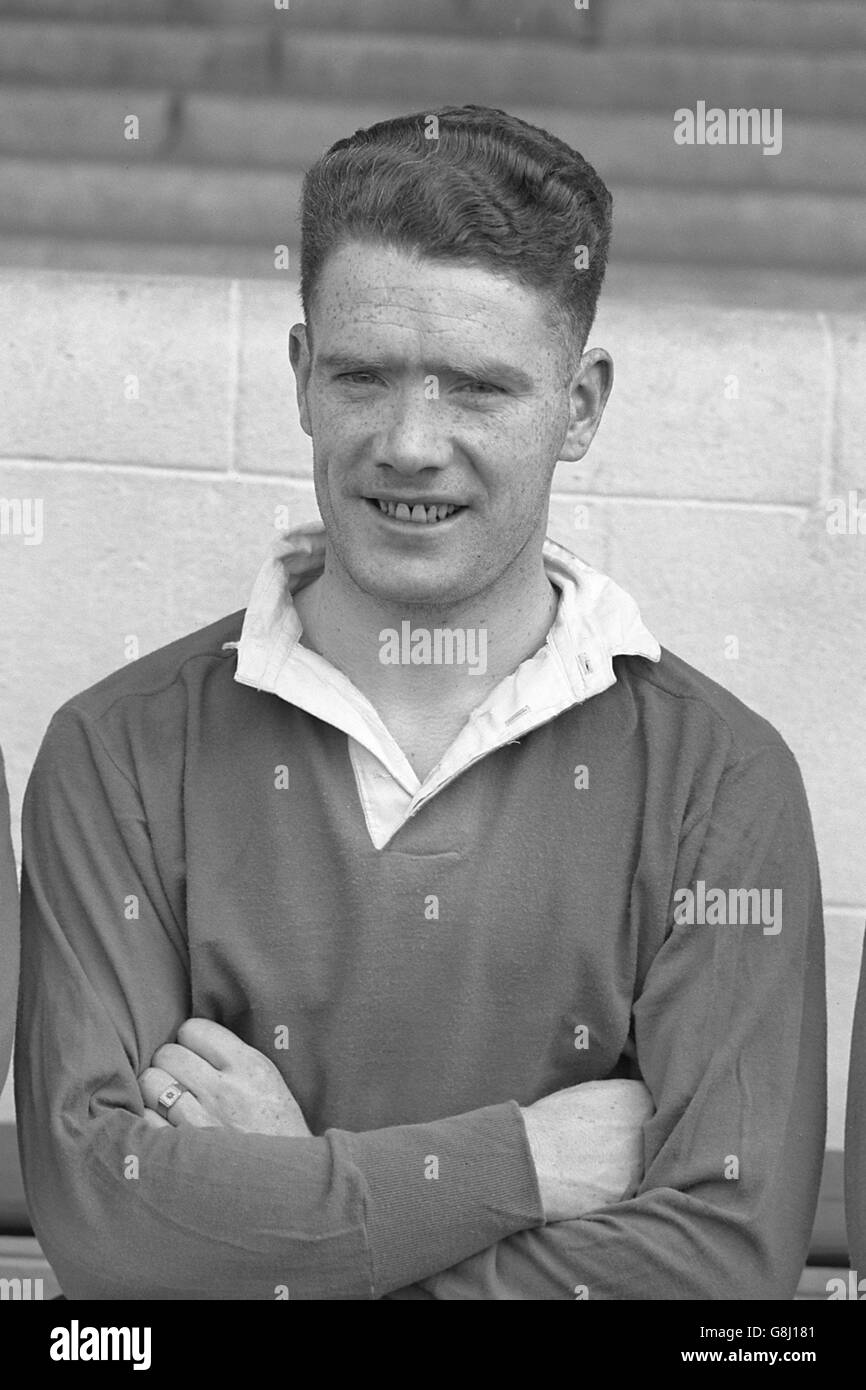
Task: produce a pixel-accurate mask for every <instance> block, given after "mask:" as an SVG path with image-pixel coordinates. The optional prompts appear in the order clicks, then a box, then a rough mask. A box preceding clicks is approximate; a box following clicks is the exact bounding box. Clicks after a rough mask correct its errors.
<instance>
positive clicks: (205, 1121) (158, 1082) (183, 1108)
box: [138, 1067, 219, 1129]
mask: <svg viewBox="0 0 866 1390" xmlns="http://www.w3.org/2000/svg"><path fill="white" fill-rule="evenodd" d="M174 1082H175V1078H174V1077H173V1076H171V1075H170V1074H169V1073H168V1072H167V1071H162V1070H161V1068H160V1067H147V1068H146V1069H145V1070H144V1071H143V1072H142V1073H141V1076H140V1077H139V1078H138V1089H139V1090H140V1091H141V1095H142V1099H143V1100H144V1103H145V1105H146V1106H147V1107H148V1109H150V1110H153V1111H155V1112H156V1114H157V1116H158V1117H159V1118H160V1119H165V1120H166V1121H167V1123H168V1124H171V1125H174V1127H175V1128H176V1129H177V1128H178V1127H179V1126H180V1125H183V1124H188V1125H195V1127H196V1128H197V1129H207V1128H210V1127H211V1126H213V1125H217V1124H218V1123H219V1121H218V1120H215V1119H213V1118H212V1117H211V1116H210V1115H209V1114H208V1112H207V1110H205V1108H204V1106H203V1105H202V1104H201V1102H200V1101H199V1100H198V1099H197V1098H196V1096H194V1095H193V1094H192V1092H190V1091H184V1093H183V1095H182V1096H181V1097H180V1098H179V1099H178V1100H176V1101H175V1102H174V1105H172V1106H171V1107H170V1108H169V1110H168V1113H167V1114H166V1115H160V1112H159V1108H158V1107H159V1098H160V1096H161V1095H162V1093H163V1091H165V1090H167V1088H168V1087H169V1086H173V1085H174Z"/></svg>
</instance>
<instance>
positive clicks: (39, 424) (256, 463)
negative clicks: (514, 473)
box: [0, 271, 866, 1148]
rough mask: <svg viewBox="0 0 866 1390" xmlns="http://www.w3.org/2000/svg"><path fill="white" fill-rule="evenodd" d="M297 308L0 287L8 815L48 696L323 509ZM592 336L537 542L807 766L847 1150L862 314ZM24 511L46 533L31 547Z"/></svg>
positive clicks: (864, 772) (753, 314)
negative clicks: (590, 433) (582, 434)
mask: <svg viewBox="0 0 866 1390" xmlns="http://www.w3.org/2000/svg"><path fill="white" fill-rule="evenodd" d="M603 298H604V297H603ZM300 317H301V313H300V306H299V303H298V299H297V292H296V286H295V284H294V283H293V282H292V281H291V280H290V279H289V278H288V276H287V277H286V278H285V279H284V280H280V279H279V277H275V278H272V279H271V280H270V281H256V280H251V281H229V280H222V279H215V278H204V277H202V278H160V277H146V276H141V277H122V276H109V275H87V274H64V273H60V272H26V273H22V272H17V271H16V272H11V271H5V272H0V323H2V324H3V334H2V337H0V399H2V401H3V409H2V412H0V504H2V503H3V502H5V503H6V504H7V505H6V507H5V509H4V508H3V507H2V505H0V532H2V533H0V596H2V597H0V611H2V631H0V743H2V746H3V749H4V752H5V755H6V762H7V770H8V774H9V780H10V788H11V793H12V799H13V816H14V817H17V815H18V813H19V810H20V802H21V796H22V793H23V789H24V784H25V782H26V778H27V775H28V772H29V769H30V766H31V764H32V761H33V757H34V755H35V752H36V749H37V747H38V744H39V741H40V739H41V736H42V734H43V732H44V729H45V726H46V724H47V722H48V720H49V718H50V716H51V714H52V713H53V712H54V710H55V709H56V708H57V707H58V705H60V704H61V703H62V702H63V701H64V700H65V699H67V698H68V697H69V696H71V695H73V694H74V693H75V692H76V691H79V690H81V689H83V688H84V687H86V686H88V685H90V684H92V683H93V682H94V681H96V680H98V679H100V678H101V677H102V676H104V675H105V674H106V673H107V672H109V671H111V670H112V669H114V668H115V667H117V666H119V665H122V664H123V662H124V661H125V660H126V659H128V656H129V654H130V653H134V652H135V651H136V650H137V651H138V652H139V653H140V654H144V653H145V652H147V651H150V650H152V649H154V648H155V647H157V646H160V645H162V644H164V643H166V642H169V641H171V640H173V639H174V638H176V637H179V636H180V635H182V634H183V633H185V632H188V631H190V630H192V629H193V628H195V627H198V626H202V625H204V624H205V623H208V622H210V621H212V620H214V619H216V618H217V617H219V616H221V615H222V614H225V613H228V612H231V611H234V610H235V609H237V608H240V607H243V606H244V604H245V602H246V599H247V596H248V593H249V588H250V585H251V582H252V580H253V578H254V576H255V573H256V571H257V568H258V566H259V564H260V561H261V559H262V557H263V555H264V552H265V550H266V548H267V546H268V544H269V543H270V540H271V538H272V536H273V534H274V525H275V522H276V521H277V520H278V519H279V517H280V510H281V509H283V508H285V507H288V509H289V519H290V522H300V521H304V520H308V519H310V518H312V517H314V516H315V515H316V506H315V499H314V495H313V488H312V478H311V445H310V441H309V439H308V438H307V436H306V435H304V433H303V432H302V430H301V429H300V425H299V423H298V420H297V410H296V405H295V394H294V378H293V376H292V373H291V369H290V367H289V364H288V359H287V355H286V339H287V333H288V329H289V327H290V325H291V324H292V323H293V322H296V321H297V320H298V319H300ZM591 343H592V344H595V345H600V346H601V345H603V346H605V347H607V348H608V349H609V350H610V351H611V353H612V354H613V357H614V361H615V364H616V382H615V387H614V392H613V396H612V398H611V402H610V405H609V407H608V412H607V415H606V417H605V420H604V421H603V423H602V426H601V429H600V430H599V434H598V437H597V439H596V442H595V444H594V445H593V448H592V450H591V451H590V454H589V456H588V458H587V459H586V460H585V461H584V462H583V463H582V464H580V465H570V464H560V466H559V470H558V473H557V477H556V479H555V482H554V495H553V499H552V504H551V521H550V532H551V534H552V535H553V536H554V538H555V539H558V540H560V541H562V542H563V543H565V544H566V545H569V546H570V547H571V548H572V549H573V550H575V551H577V553H578V554H580V555H582V556H583V557H584V558H585V559H587V560H588V561H589V562H590V563H592V564H595V565H597V566H599V567H600V568H602V569H605V570H606V571H607V572H608V573H610V574H612V575H613V576H614V578H616V579H617V580H618V581H619V582H620V583H621V584H623V585H624V586H625V587H626V588H627V589H629V590H630V591H631V592H632V593H633V594H634V595H635V597H636V598H637V599H638V602H639V603H640V606H641V609H642V612H643V615H644V618H645V620H646V621H647V623H648V624H649V626H650V628H651V629H652V630H653V631H654V632H655V634H656V635H657V636H658V638H659V640H660V641H661V642H663V643H664V644H665V645H666V646H668V647H670V648H672V649H673V650H674V651H676V652H678V653H679V654H680V655H681V656H683V657H684V658H685V659H686V660H688V661H691V662H692V663H693V664H695V665H696V666H698V667H700V668H701V669H703V670H704V671H706V672H707V673H708V674H709V675H711V676H712V677H713V678H714V679H716V680H718V681H719V682H721V683H722V684H723V685H725V686H727V687H728V688H730V689H731V690H733V691H734V692H735V693H736V694H737V695H739V696H740V697H741V698H742V699H743V700H745V701H746V703H747V704H749V705H751V706H752V707H753V708H755V709H757V710H758V711H760V712H761V713H762V714H763V715H765V716H766V717H767V718H769V719H770V720H771V721H772V722H773V723H774V724H775V725H776V726H777V728H778V729H779V730H780V731H781V733H782V734H783V736H784V737H785V738H786V739H787V741H788V743H789V744H790V745H791V747H792V748H793V750H794V752H795V754H796V756H797V758H798V760H799V763H800V766H801V768H802V771H803V776H804V779H805V782H806V787H807V790H808V793H809V798H810V803H811V807H812V813H813V818H814V822H815V829H816V834H817V840H818V848H819V854H820V858H821V869H822V878H823V884H824V890H825V899H826V909H827V940H828V981H829V983H828V991H829V1005H830V1008H829V1017H830V1115H829V1144H830V1146H831V1147H835V1148H840V1147H841V1146H842V1140H843V1123H844V1096H845V1084H846V1071H847V1057H848V1045H849V1038H850V1029H851V1017H852V1011H853V999H854V988H855V983H856V974H857V968H858V965H859V960H860V952H861V949H862V945H863V933H864V920H866V855H864V854H863V826H864V809H866V757H864V729H866V465H864V445H866V407H864V404H863V389H862V382H863V378H864V368H866V318H863V317H858V316H856V315H853V314H852V315H846V314H834V315H830V316H824V315H821V314H815V313H772V314H770V313H765V312H757V311H746V310H721V309H719V308H717V307H712V306H707V307H700V306H698V307H695V306H691V307H682V306H678V305H677V304H671V303H667V302H662V301H653V300H652V299H650V298H644V299H642V300H641V301H640V302H639V303H638V302H634V301H631V300H626V299H618V298H609V299H608V300H607V301H606V302H604V303H603V306H602V308H601V310H600V313H599V318H598V322H597V325H596V327H595V329H594V330H593V334H592V339H591ZM16 503H18V504H23V505H24V510H23V512H21V513H20V514H18V513H17V512H16V507H15V505H14V504H16ZM36 503H39V504H40V505H41V508H42V531H43V534H42V536H41V540H40V543H32V542H34V541H35V540H36V539H37V538H36V536H35V535H31V536H28V535H26V534H24V533H23V532H24V530H25V529H26V521H27V518H28V510H27V507H28V505H29V507H30V508H31V509H32V508H33V507H34V505H35V504H36ZM858 508H859V510H860V512H862V521H859V526H858V519H859V513H858ZM16 515H19V516H20V519H21V521H22V525H19V526H17V527H16ZM36 515H37V513H36V512H35V511H33V510H31V511H30V513H29V516H30V520H31V521H33V520H35V518H36ZM838 518H843V523H844V527H845V530H844V533H843V534H839V533H838V525H835V524H834V522H836V520H837V519H838ZM732 638H736V649H737V650H738V655H737V656H736V657H732V656H731V652H732V650H734V649H735V648H734V643H732V641H731V639H732ZM9 1113H11V1112H10V1101H9V1098H8V1093H7V1096H6V1099H5V1100H4V1102H3V1104H2V1105H0V1118H3V1116H4V1114H5V1116H6V1117H8V1115H9Z"/></svg>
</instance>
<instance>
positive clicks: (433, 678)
mask: <svg viewBox="0 0 866 1390" xmlns="http://www.w3.org/2000/svg"><path fill="white" fill-rule="evenodd" d="M521 558H523V557H521ZM557 599H558V590H557V589H556V588H555V587H554V586H553V585H552V584H551V582H550V580H549V579H548V578H547V575H546V574H545V571H544V566H543V563H542V556H541V554H540V552H538V553H537V554H536V555H535V556H534V557H532V563H530V562H529V561H528V560H527V561H526V562H524V563H523V564H522V565H520V566H516V567H514V572H511V571H509V572H506V574H504V575H502V576H500V577H499V579H498V580H497V582H496V584H495V585H494V586H493V587H491V588H489V589H487V590H484V591H482V592H481V593H478V594H473V595H472V596H471V597H470V598H467V599H466V600H464V601H462V602H461V603H459V604H455V605H451V606H449V607H448V608H442V607H438V608H433V607H431V606H429V605H421V604H407V603H405V602H404V601H400V600H394V601H392V602H383V601H382V600H381V599H379V598H374V597H373V596H371V595H370V594H366V593H364V592H363V591H362V590H360V589H359V588H358V587H357V586H356V585H355V584H354V583H353V581H352V580H351V579H350V577H349V576H348V575H347V574H346V573H345V572H344V571H343V570H342V568H341V567H340V566H339V564H338V562H337V561H336V559H335V557H334V556H333V554H332V551H331V548H330V547H328V548H327V550H326V556H325V568H324V571H323V573H322V574H321V575H320V576H319V577H318V578H317V579H316V580H314V581H313V582H312V583H311V584H309V585H308V586H307V587H306V588H304V589H302V590H300V591H299V592H298V593H297V594H296V595H295V606H296V608H297V610H298V615H299V617H300V620H301V624H302V626H303V629H304V633H303V637H302V639H301V640H302V641H303V643H304V645H305V646H307V647H310V648H311V649H312V650H313V651H316V652H318V653H319V654H320V655H321V656H323V657H325V658H326V659H327V660H328V661H329V662H330V663H331V664H332V665H333V666H336V667H337V668H338V669H339V670H341V671H342V672H343V673H344V674H345V675H346V676H348V678H349V680H351V681H352V683H353V684H354V685H356V686H357V687H358V689H359V690H361V691H362V692H363V693H364V694H365V695H366V696H367V698H368V699H369V700H370V702H371V703H372V704H373V706H374V707H375V708H377V709H385V708H393V707H395V706H399V707H402V708H404V709H407V710H408V709H413V708H414V709H417V710H418V711H419V712H420V711H423V710H425V709H428V710H429V709H434V710H435V709H437V708H439V709H441V708H442V707H443V706H444V707H447V708H451V709H454V708H457V707H465V708H467V709H470V708H472V707H474V705H476V704H478V703H480V701H481V699H482V698H483V696H484V694H485V693H486V692H487V691H488V690H491V689H492V688H493V686H494V685H496V684H498V682H499V681H500V680H502V679H503V678H504V677H505V676H507V675H508V674H510V672H511V671H513V670H514V669H515V668H516V667H517V666H519V664H520V662H521V661H524V660H525V659H526V658H527V657H529V656H531V655H532V654H533V653H534V652H536V651H538V649H539V648H540V647H541V646H542V645H543V644H544V641H545V639H546V637H547V634H548V632H549V631H550V626H551V623H552V622H553V618H554V615H555V613H556V604H557ZM407 624H408V626H407ZM437 629H438V630H439V631H441V630H443V629H448V630H449V631H450V632H452V633H457V634H461V636H460V637H459V638H458V639H457V640H458V642H462V643H464V644H465V645H464V647H463V652H462V657H463V659H462V661H461V659H460V657H461V652H460V649H459V648H458V649H457V651H456V653H455V654H454V656H453V657H452V660H450V661H449V660H448V658H447V656H446V657H444V659H443V657H442V655H441V653H442V652H448V651H449V650H453V649H451V647H450V642H449V640H448V639H447V638H446V640H444V641H443V642H442V645H441V646H440V647H439V649H438V650H439V653H440V655H439V657H438V658H437V657H436V656H434V657H433V659H432V660H431V659H430V657H429V655H428V656H427V657H426V659H419V657H421V656H423V644H424V641H425V636H424V634H428V635H429V636H428V638H427V639H426V640H428V641H429V643H430V645H431V648H432V650H433V651H434V652H435V651H436V650H437V648H436V640H437V639H436V631H437ZM386 630H387V631H389V632H390V633H391V634H393V636H389V637H388V638H386V639H385V640H384V641H383V640H382V639H381V638H380V633H382V632H383V631H386ZM419 634H420V635H419ZM412 650H414V652H415V653H416V661H417V664H416V662H413V661H411V660H410V652H411V651H412ZM386 657H387V658H388V659H384V658H386Z"/></svg>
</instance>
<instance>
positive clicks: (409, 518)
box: [364, 497, 466, 526]
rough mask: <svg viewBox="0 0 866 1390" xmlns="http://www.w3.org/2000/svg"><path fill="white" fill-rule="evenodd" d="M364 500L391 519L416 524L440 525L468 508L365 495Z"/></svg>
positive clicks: (451, 504) (453, 504)
mask: <svg viewBox="0 0 866 1390" xmlns="http://www.w3.org/2000/svg"><path fill="white" fill-rule="evenodd" d="M364 501H365V502H367V503H368V504H369V506H371V507H374V508H375V509H376V511H378V512H379V513H380V515H382V516H385V517H388V518H389V520H391V521H400V522H409V523H410V525H414V526H440V525H441V524H442V522H443V521H448V520H449V519H450V518H451V517H454V516H458V515H459V514H460V512H465V510H466V508H465V507H460V506H457V505H456V504H455V503H453V502H412V503H409V502H392V501H388V500H386V499H385V498H381V497H365V498H364Z"/></svg>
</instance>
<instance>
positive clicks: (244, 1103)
mask: <svg viewBox="0 0 866 1390" xmlns="http://www.w3.org/2000/svg"><path fill="white" fill-rule="evenodd" d="M173 1081H176V1082H177V1083H178V1085H179V1086H183V1088H184V1090H185V1092H186V1094H184V1095H182V1096H181V1097H180V1099H179V1100H177V1101H175V1103H174V1105H173V1106H172V1107H171V1109H170V1110H169V1111H168V1119H164V1118H163V1116H162V1115H160V1113H159V1112H158V1110H157V1101H158V1099H159V1097H160V1096H161V1095H162V1093H163V1091H164V1090H165V1089H166V1087H167V1086H170V1085H171V1083H172V1082H173ZM138 1086H139V1090H140V1091H141V1095H142V1099H143V1100H144V1104H145V1111H144V1118H145V1120H146V1121H147V1123H148V1124H149V1125H151V1126H152V1127H153V1128H154V1129H164V1128H165V1127H166V1126H167V1125H169V1124H171V1125H174V1126H175V1127H178V1126H180V1125H195V1126H196V1127H197V1128H199V1129H206V1128H213V1127H214V1126H222V1127H223V1128H227V1129H240V1130H243V1131H244V1132H245V1133H248V1134H280V1135H284V1136H286V1137H288V1138H297V1139H311V1138H312V1137H313V1136H312V1135H311V1133H310V1131H309V1129H308V1128H307V1122H306V1120H305V1119H304V1117H303V1115H302V1114H301V1109H300V1106H299V1105H298V1102H297V1101H296V1100H295V1098H294V1096H293V1095H292V1093H291V1091H290V1090H289V1088H288V1086H287V1085H286V1083H285V1081H284V1080H283V1078H282V1076H281V1075H280V1072H279V1070H278V1068H277V1067H276V1066H275V1065H274V1063H273V1062H272V1061H271V1060H270V1058H268V1057H265V1056H264V1054H263V1053H261V1052H257V1051H256V1049H255V1048H254V1047H248V1046H247V1044H246V1043H245V1042H241V1040H240V1038H236V1037H235V1035H234V1033H231V1032H230V1031H229V1029H228V1028H223V1026H222V1024H220V1023H214V1022H213V1020H212V1019H209V1018H190V1019H187V1021H186V1023H182V1024H181V1026H180V1028H179V1029H178V1032H177V1042H176V1043H166V1044H165V1046H164V1047H160V1048H158V1049H157V1051H156V1052H155V1053H154V1054H153V1065H152V1066H150V1067H147V1068H146V1069H145V1070H144V1071H143V1072H142V1073H141V1076H140V1077H139V1078H138Z"/></svg>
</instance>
